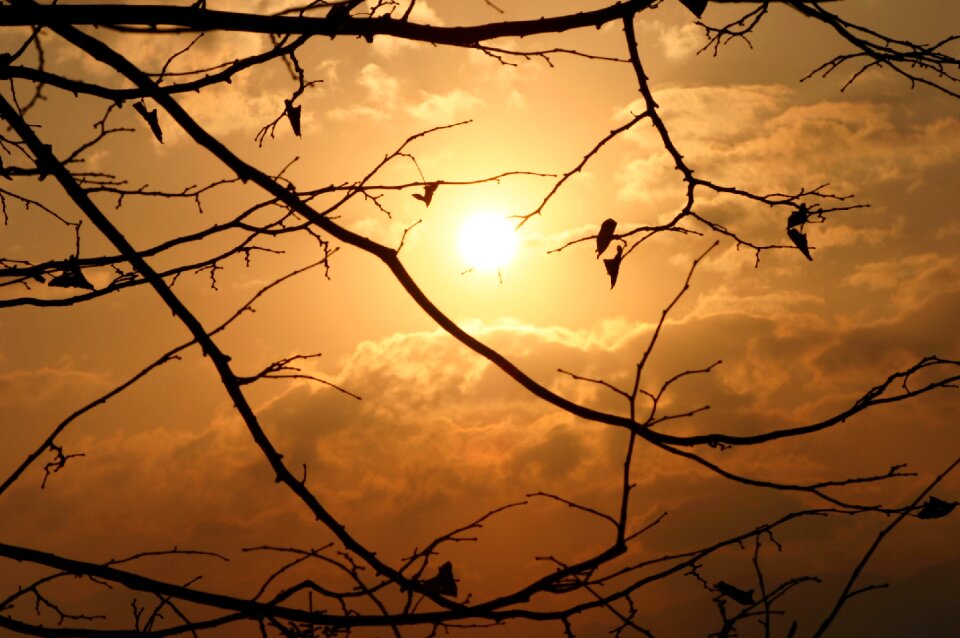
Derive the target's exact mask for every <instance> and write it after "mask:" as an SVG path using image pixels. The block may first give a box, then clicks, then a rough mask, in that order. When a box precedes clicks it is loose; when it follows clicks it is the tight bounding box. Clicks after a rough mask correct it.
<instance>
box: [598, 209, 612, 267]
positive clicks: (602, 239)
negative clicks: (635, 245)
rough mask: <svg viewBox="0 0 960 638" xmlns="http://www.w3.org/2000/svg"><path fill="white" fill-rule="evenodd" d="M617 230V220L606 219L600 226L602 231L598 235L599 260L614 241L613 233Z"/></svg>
mask: <svg viewBox="0 0 960 638" xmlns="http://www.w3.org/2000/svg"><path fill="white" fill-rule="evenodd" d="M616 230H617V220H615V219H605V220H604V221H603V223H602V224H600V231H599V232H598V233H597V259H599V258H600V255H602V254H603V251H605V250H606V249H607V246H609V245H610V242H611V241H613V233H614V232H615V231H616Z"/></svg>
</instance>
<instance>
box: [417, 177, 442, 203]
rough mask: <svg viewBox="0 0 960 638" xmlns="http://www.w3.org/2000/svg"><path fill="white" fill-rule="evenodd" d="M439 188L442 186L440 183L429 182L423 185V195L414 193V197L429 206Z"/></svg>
mask: <svg viewBox="0 0 960 638" xmlns="http://www.w3.org/2000/svg"><path fill="white" fill-rule="evenodd" d="M438 186H440V184H439V183H438V182H429V183H427V184H424V185H423V195H421V194H420V193H414V194H413V196H414V197H416V198H417V199H419V200H420V201H421V202H423V203H424V204H426V205H427V206H429V205H430V202H432V201H433V194H434V193H435V192H436V191H437V187H438Z"/></svg>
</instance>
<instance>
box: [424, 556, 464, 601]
mask: <svg viewBox="0 0 960 638" xmlns="http://www.w3.org/2000/svg"><path fill="white" fill-rule="evenodd" d="M420 586H421V587H422V588H423V590H424V591H425V592H429V593H431V594H437V595H438V596H456V595H457V581H456V579H455V578H454V577H453V564H452V563H451V562H450V561H447V562H445V563H444V564H443V565H440V570H439V571H438V572H437V575H436V576H434V577H433V578H428V579H427V580H421V581H420Z"/></svg>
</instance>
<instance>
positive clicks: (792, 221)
mask: <svg viewBox="0 0 960 638" xmlns="http://www.w3.org/2000/svg"><path fill="white" fill-rule="evenodd" d="M809 218H810V211H809V210H808V209H807V205H806V204H800V208H798V209H797V210H795V211H793V212H792V213H790V217H788V218H787V229H790V228H793V227H794V226H802V225H803V224H806V223H807V220H808V219H809Z"/></svg>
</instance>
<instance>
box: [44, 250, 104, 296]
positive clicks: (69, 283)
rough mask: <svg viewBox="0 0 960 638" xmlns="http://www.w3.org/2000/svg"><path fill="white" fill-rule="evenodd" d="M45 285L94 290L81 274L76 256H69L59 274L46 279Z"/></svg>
mask: <svg viewBox="0 0 960 638" xmlns="http://www.w3.org/2000/svg"><path fill="white" fill-rule="evenodd" d="M47 285H48V286H53V287H54V288H83V289H85V290H95V288H94V287H93V284H91V283H90V282H89V281H87V278H86V277H84V276H83V272H82V271H81V269H80V265H79V264H78V263H77V258H76V257H70V258H69V259H68V260H67V265H66V266H65V267H64V268H63V269H62V270H61V272H60V274H59V275H57V276H56V277H54V278H53V279H51V280H50V281H48V282H47Z"/></svg>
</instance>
